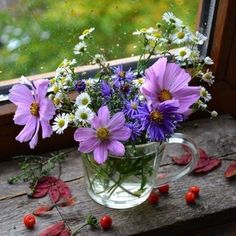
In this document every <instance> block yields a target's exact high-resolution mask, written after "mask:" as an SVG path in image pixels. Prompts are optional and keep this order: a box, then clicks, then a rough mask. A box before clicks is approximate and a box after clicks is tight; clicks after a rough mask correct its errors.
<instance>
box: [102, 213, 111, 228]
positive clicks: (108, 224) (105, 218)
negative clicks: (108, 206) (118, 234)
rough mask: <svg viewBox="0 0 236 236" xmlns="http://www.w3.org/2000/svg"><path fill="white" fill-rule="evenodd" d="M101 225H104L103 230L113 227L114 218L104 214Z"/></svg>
mask: <svg viewBox="0 0 236 236" xmlns="http://www.w3.org/2000/svg"><path fill="white" fill-rule="evenodd" d="M100 225H101V227H102V229H103V230H108V229H110V228H111V225H112V218H111V217H110V216H109V215H104V216H103V217H102V218H101V219H100Z"/></svg>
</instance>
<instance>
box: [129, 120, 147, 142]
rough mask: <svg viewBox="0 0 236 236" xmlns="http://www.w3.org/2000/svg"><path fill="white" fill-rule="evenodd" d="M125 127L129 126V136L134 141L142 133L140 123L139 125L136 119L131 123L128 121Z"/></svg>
mask: <svg viewBox="0 0 236 236" xmlns="http://www.w3.org/2000/svg"><path fill="white" fill-rule="evenodd" d="M126 126H127V127H129V128H130V129H131V136H130V139H131V140H132V141H136V139H137V138H138V137H139V136H140V135H141V134H142V131H143V129H142V125H140V124H139V123H138V122H137V121H136V122H134V123H132V122H130V123H128V124H127V125H126Z"/></svg>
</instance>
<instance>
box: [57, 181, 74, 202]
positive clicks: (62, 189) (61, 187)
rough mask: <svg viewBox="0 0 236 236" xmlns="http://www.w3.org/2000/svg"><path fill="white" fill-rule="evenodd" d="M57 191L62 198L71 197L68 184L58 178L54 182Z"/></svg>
mask: <svg viewBox="0 0 236 236" xmlns="http://www.w3.org/2000/svg"><path fill="white" fill-rule="evenodd" d="M56 185H57V188H58V191H59V193H60V195H61V197H63V198H65V199H66V198H70V197H71V191H70V188H69V187H68V185H66V184H65V182H63V181H62V180H60V179H58V180H57V182H56Z"/></svg>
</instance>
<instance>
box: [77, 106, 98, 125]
mask: <svg viewBox="0 0 236 236" xmlns="http://www.w3.org/2000/svg"><path fill="white" fill-rule="evenodd" d="M93 117H94V113H93V112H92V110H91V109H90V108H88V107H79V108H78V109H77V110H76V112H75V119H76V120H78V121H80V122H82V123H83V124H86V123H89V124H90V123H91V121H92V119H93Z"/></svg>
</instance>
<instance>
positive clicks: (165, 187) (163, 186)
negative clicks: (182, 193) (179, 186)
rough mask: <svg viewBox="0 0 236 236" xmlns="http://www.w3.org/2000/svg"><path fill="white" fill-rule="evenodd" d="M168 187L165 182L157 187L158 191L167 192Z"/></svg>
mask: <svg viewBox="0 0 236 236" xmlns="http://www.w3.org/2000/svg"><path fill="white" fill-rule="evenodd" d="M169 188H170V186H169V184H165V185H162V186H160V187H158V189H159V191H160V193H168V192H169Z"/></svg>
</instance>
